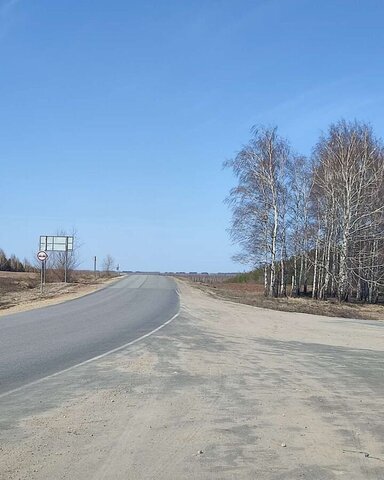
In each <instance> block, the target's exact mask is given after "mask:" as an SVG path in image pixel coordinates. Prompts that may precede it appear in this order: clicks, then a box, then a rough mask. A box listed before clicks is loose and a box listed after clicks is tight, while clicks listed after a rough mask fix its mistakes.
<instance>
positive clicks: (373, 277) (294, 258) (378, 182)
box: [226, 120, 384, 303]
mask: <svg viewBox="0 0 384 480" xmlns="http://www.w3.org/2000/svg"><path fill="white" fill-rule="evenodd" d="M226 166H228V167H230V168H231V169H232V170H233V172H234V174H235V175H236V177H237V179H238V185H237V186H236V187H234V188H233V189H232V190H231V192H230V195H229V197H228V199H227V200H228V203H229V205H230V206H231V208H232V213H233V217H232V226H231V235H232V239H233V240H234V241H235V242H236V243H238V244H239V245H240V247H241V253H240V254H239V255H238V256H237V257H236V258H237V260H241V261H244V263H248V264H251V265H253V266H254V267H256V269H258V270H257V277H258V278H260V277H262V278H263V282H264V287H265V294H266V295H268V296H286V295H300V294H304V295H305V294H311V295H312V297H313V298H318V299H326V298H327V297H336V298H338V299H339V300H340V301H347V300H350V299H351V298H355V299H356V300H358V301H368V302H371V303H376V302H377V301H379V297H380V296H381V295H382V294H383V290H384V146H383V142H382V140H381V139H379V138H377V137H376V136H375V135H374V133H373V131H372V129H371V127H370V126H369V125H366V124H364V123H359V122H346V121H344V120H343V121H340V122H338V123H336V124H334V125H331V126H330V127H329V129H328V131H327V132H326V133H325V134H323V135H322V136H321V137H320V139H319V140H318V142H317V144H316V145H315V147H314V149H313V153H312V156H311V157H310V158H307V157H304V156H302V155H298V154H296V153H295V152H293V151H292V148H291V147H290V144H289V142H288V141H287V140H286V139H284V138H282V137H280V136H279V135H278V133H277V128H276V127H274V128H265V127H261V128H258V129H254V131H253V137H252V138H251V140H250V142H249V143H248V144H247V145H245V146H244V147H243V148H242V149H241V150H240V152H239V153H238V154H237V155H236V157H235V158H234V159H233V160H230V161H228V162H226ZM246 279H247V277H246V276H243V277H240V278H239V281H246Z"/></svg>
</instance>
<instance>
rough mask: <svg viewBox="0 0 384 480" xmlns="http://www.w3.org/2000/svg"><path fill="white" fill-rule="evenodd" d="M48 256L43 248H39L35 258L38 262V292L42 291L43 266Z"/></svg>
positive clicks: (44, 266)
mask: <svg viewBox="0 0 384 480" xmlns="http://www.w3.org/2000/svg"><path fill="white" fill-rule="evenodd" d="M47 258H48V254H47V252H45V251H44V250H40V251H39V252H38V253H37V259H38V260H39V262H40V293H41V294H42V293H43V284H44V283H45V268H46V261H47Z"/></svg>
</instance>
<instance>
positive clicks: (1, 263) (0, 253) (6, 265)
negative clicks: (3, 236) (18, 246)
mask: <svg viewBox="0 0 384 480" xmlns="http://www.w3.org/2000/svg"><path fill="white" fill-rule="evenodd" d="M32 270H33V267H32V265H31V264H30V263H29V262H28V260H24V262H21V261H20V260H19V259H18V258H17V257H16V255H13V254H12V255H11V256H10V257H9V258H8V257H7V256H6V254H5V253H4V250H2V249H1V248H0V271H1V272H30V271H32Z"/></svg>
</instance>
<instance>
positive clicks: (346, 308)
mask: <svg viewBox="0 0 384 480" xmlns="http://www.w3.org/2000/svg"><path fill="white" fill-rule="evenodd" d="M193 285H195V286H198V288H200V289H202V290H204V291H206V292H207V293H209V294H211V295H213V296H215V297H219V298H223V299H227V300H231V301H233V302H237V303H244V304H247V305H253V306H255V307H261V308H268V309H271V310H282V311H285V312H301V313H312V314H314V315H327V316H329V317H343V318H359V319H366V320H384V305H382V304H380V305H371V304H356V303H339V302H338V301H337V300H335V299H331V300H327V301H322V300H312V298H308V297H300V298H292V297H284V298H268V297H265V296H264V286H263V285H260V284H256V283H225V282H218V283H215V284H207V283H202V282H194V283H193Z"/></svg>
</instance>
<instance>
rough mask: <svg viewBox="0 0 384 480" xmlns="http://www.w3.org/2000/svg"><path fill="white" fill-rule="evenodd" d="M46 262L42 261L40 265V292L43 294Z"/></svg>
mask: <svg viewBox="0 0 384 480" xmlns="http://www.w3.org/2000/svg"><path fill="white" fill-rule="evenodd" d="M43 265H44V262H41V266H40V294H41V295H42V294H43V269H44V266H43Z"/></svg>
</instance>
